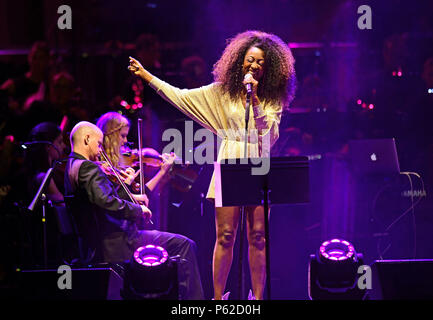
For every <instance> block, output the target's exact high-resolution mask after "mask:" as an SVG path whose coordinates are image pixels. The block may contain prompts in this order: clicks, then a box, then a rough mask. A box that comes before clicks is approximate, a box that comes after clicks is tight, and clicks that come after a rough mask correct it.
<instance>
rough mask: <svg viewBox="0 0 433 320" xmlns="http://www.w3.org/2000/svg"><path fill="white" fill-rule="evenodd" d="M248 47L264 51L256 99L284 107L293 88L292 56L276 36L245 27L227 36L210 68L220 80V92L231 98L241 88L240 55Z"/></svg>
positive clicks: (243, 53) (236, 97)
mask: <svg viewBox="0 0 433 320" xmlns="http://www.w3.org/2000/svg"><path fill="white" fill-rule="evenodd" d="M251 47H257V48H259V49H261V50H263V52H264V54H265V72H264V75H263V78H262V81H260V83H259V86H258V89H257V95H258V96H259V98H260V99H264V100H267V101H269V102H272V103H281V104H283V105H284V106H288V105H289V103H290V102H291V101H292V100H293V98H294V95H295V89H296V73H295V67H294V64H295V59H294V58H293V55H292V52H291V51H290V48H289V47H288V46H287V44H285V43H284V42H283V41H282V40H281V39H280V38H279V37H277V36H276V35H273V34H269V33H265V32H262V31H254V30H249V31H246V32H243V33H239V34H238V35H236V36H235V37H234V38H231V39H229V40H228V45H227V47H226V48H225V49H224V52H223V54H222V56H221V58H220V59H219V60H218V61H217V62H216V63H215V65H214V67H213V72H212V73H213V75H214V79H215V81H216V82H220V83H221V85H222V89H223V91H225V92H228V93H229V94H230V97H231V98H232V99H234V100H236V99H238V98H239V97H240V96H241V93H242V91H243V88H244V85H243V83H242V82H243V80H244V75H243V72H242V66H243V62H244V57H245V54H246V52H247V51H248V49H249V48H251Z"/></svg>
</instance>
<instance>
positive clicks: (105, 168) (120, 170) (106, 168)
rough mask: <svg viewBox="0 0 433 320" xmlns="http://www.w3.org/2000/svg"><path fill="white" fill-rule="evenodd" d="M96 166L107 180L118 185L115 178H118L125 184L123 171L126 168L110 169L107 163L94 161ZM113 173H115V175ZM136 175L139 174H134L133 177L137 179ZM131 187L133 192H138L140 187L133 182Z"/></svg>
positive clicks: (117, 180)
mask: <svg viewBox="0 0 433 320" xmlns="http://www.w3.org/2000/svg"><path fill="white" fill-rule="evenodd" d="M96 164H97V165H98V166H99V168H101V170H102V172H104V173H105V175H106V176H107V177H108V180H110V181H111V182H112V183H114V184H118V185H120V181H119V179H118V178H117V176H119V177H120V179H121V180H122V181H123V182H124V183H126V179H127V177H126V176H125V173H124V171H125V170H127V169H128V167H120V168H116V167H114V166H113V167H111V166H110V164H109V163H108V162H107V161H96ZM114 171H116V173H117V174H116V173H115V172H114ZM138 174H139V172H136V173H135V176H136V177H137V176H138ZM131 187H132V190H133V191H134V192H138V191H139V190H140V185H139V184H138V183H137V182H135V181H132V182H131Z"/></svg>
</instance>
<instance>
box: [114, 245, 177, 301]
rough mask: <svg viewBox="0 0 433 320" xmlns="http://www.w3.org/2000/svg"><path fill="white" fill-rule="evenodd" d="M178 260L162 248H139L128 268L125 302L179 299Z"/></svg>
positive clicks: (124, 289)
mask: <svg viewBox="0 0 433 320" xmlns="http://www.w3.org/2000/svg"><path fill="white" fill-rule="evenodd" d="M177 269H178V267H177V259H176V258H175V257H172V258H171V257H169V255H168V252H167V250H165V249H164V248H163V247H161V246H157V245H153V244H149V245H146V246H141V247H139V248H137V249H136V250H135V251H134V253H133V255H132V258H131V260H130V261H129V263H127V264H126V265H125V273H124V285H123V290H122V297H123V299H125V300H177V299H178V298H179V294H178V292H179V289H178V287H179V286H178V274H177Z"/></svg>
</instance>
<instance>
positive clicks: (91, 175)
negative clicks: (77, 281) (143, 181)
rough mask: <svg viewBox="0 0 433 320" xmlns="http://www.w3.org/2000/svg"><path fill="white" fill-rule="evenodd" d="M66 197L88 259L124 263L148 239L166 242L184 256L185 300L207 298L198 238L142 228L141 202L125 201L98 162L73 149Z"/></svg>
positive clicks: (182, 290)
mask: <svg viewBox="0 0 433 320" xmlns="http://www.w3.org/2000/svg"><path fill="white" fill-rule="evenodd" d="M65 199H66V200H65V201H66V206H67V208H68V210H69V212H70V213H71V215H72V217H73V219H74V222H75V225H76V229H77V234H78V236H79V239H80V252H81V258H82V259H83V260H87V261H86V262H93V263H95V262H110V263H119V262H123V261H125V260H129V259H131V257H132V254H133V252H134V250H135V249H136V248H138V247H139V246H142V245H145V244H155V245H160V246H162V247H164V248H165V249H166V250H167V252H168V253H169V255H170V256H174V255H180V257H181V258H183V259H185V260H186V262H185V263H181V264H180V271H181V272H183V273H184V274H183V276H182V277H181V278H184V279H185V281H184V282H183V283H182V282H179V291H180V293H181V295H182V293H183V295H182V296H183V298H184V299H203V289H202V286H201V281H200V274H199V270H198V266H197V259H196V256H195V247H196V245H195V243H194V242H193V241H192V240H190V239H188V238H187V237H184V236H182V235H179V234H173V233H168V232H161V231H157V230H138V229H137V227H136V221H137V219H139V218H140V217H142V210H141V208H140V206H139V205H138V204H134V203H132V202H129V201H126V200H124V199H126V192H124V191H123V190H122V191H119V192H118V191H117V190H116V187H115V186H114V185H113V184H112V182H111V181H109V179H108V178H107V176H106V175H105V174H104V173H103V171H102V170H101V169H100V168H99V166H98V165H97V164H96V163H94V162H92V161H89V160H86V159H85V158H84V157H83V156H82V155H80V154H77V153H74V152H72V153H71V154H70V155H69V160H68V163H67V165H66V170H65Z"/></svg>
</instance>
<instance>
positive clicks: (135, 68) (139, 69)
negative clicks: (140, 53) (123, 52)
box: [128, 57, 153, 82]
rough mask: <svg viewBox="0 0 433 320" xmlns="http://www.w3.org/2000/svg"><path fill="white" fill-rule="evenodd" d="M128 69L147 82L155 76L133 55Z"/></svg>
mask: <svg viewBox="0 0 433 320" xmlns="http://www.w3.org/2000/svg"><path fill="white" fill-rule="evenodd" d="M128 70H129V71H131V72H132V73H133V74H135V75H136V76H139V77H140V78H142V79H143V80H144V81H146V82H150V81H151V80H152V78H153V76H152V75H151V74H150V73H149V72H148V71H147V70H146V69H144V68H143V66H142V65H141V63H140V62H139V61H138V60H136V59H134V58H133V57H129V66H128Z"/></svg>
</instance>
